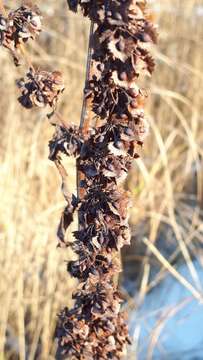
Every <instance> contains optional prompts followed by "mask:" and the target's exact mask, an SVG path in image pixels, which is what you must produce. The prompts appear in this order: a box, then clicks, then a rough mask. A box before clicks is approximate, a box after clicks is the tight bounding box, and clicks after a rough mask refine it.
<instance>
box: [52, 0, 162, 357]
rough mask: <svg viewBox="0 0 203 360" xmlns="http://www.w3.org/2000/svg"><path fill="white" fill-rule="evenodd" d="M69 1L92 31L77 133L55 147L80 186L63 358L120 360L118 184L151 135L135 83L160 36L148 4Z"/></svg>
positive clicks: (123, 231) (122, 223)
mask: <svg viewBox="0 0 203 360" xmlns="http://www.w3.org/2000/svg"><path fill="white" fill-rule="evenodd" d="M68 3H69V6H70V8H71V9H72V10H74V11H76V10H77V8H78V6H80V7H81V9H82V11H83V14H84V15H85V16H88V17H89V18H90V20H91V22H92V24H93V23H94V27H93V25H92V32H93V33H92V37H91V61H90V56H88V67H87V69H88V71H87V74H88V76H87V80H86V86H85V99H84V104H83V112H82V122H81V126H80V129H77V128H73V127H70V128H69V129H68V128H66V129H64V128H63V127H62V126H59V127H57V129H56V133H55V136H54V138H53V140H52V141H51V142H50V149H51V154H52V155H51V159H52V160H55V159H57V158H58V157H59V156H60V153H61V152H62V153H65V154H67V155H75V156H76V158H77V171H78V172H79V174H80V175H79V181H80V183H79V187H80V189H82V191H80V192H79V197H78V199H77V201H76V203H77V205H76V206H73V203H74V201H73V202H72V208H71V207H69V211H68V212H67V210H66V213H63V214H62V219H63V220H64V219H65V218H66V221H65V222H64V221H63V222H61V223H60V227H59V234H62V237H60V245H64V246H71V247H72V249H73V250H74V251H75V253H76V254H77V255H78V260H76V261H70V262H69V264H68V271H69V272H70V274H71V275H72V276H74V277H76V278H77V279H78V280H79V282H80V284H79V288H78V290H77V291H76V293H74V294H73V299H74V300H75V305H74V307H73V308H72V309H68V308H65V309H64V310H63V311H62V312H61V314H60V316H59V324H58V329H57V337H58V345H59V347H58V354H60V356H62V357H64V358H71V359H80V360H82V359H95V360H97V359H98V360H99V359H121V358H122V357H123V356H124V355H125V354H126V345H127V344H128V343H130V339H129V336H128V329H127V325H126V322H125V316H124V314H122V313H121V312H120V304H121V303H122V300H121V296H120V294H119V293H118V290H117V286H116V285H115V283H114V281H113V279H114V278H115V274H117V273H118V272H119V271H120V266H119V261H118V257H119V256H118V254H119V251H120V249H121V247H122V246H123V245H125V244H129V242H130V230H129V226H128V211H127V210H128V207H129V197H128V194H127V193H126V192H125V191H124V190H123V189H122V186H121V184H122V180H123V179H124V178H125V176H126V175H127V172H128V170H129V169H130V167H131V165H132V161H133V159H135V158H136V157H138V156H139V155H138V148H139V146H141V145H142V143H143V140H144V138H145V136H146V134H147V130H148V125H147V121H146V119H145V117H144V112H143V103H144V94H143V92H142V90H141V89H140V88H139V86H138V85H137V78H138V77H139V75H140V74H143V73H147V74H151V73H152V71H153V69H154V61H153V59H152V57H151V55H150V53H149V51H148V48H147V43H150V42H155V41H156V32H155V28H154V26H153V25H152V23H151V21H150V16H149V12H148V9H147V7H146V1H143V0H138V1H133V0H129V1H128V0H126V1H117V0H114V1H111V2H109V1H94V0H91V1H85V2H83V1H68ZM89 54H90V52H89ZM90 62H91V67H90ZM90 68H91V71H90ZM87 113H88V115H87ZM90 120H91V121H90ZM94 124H96V126H94ZM62 134H63V135H62ZM76 140H77V141H76ZM76 208H77V210H78V214H79V229H78V231H75V233H74V237H75V241H74V242H73V243H71V244H70V243H69V242H67V241H66V238H65V232H66V231H65V230H66V229H67V224H68V223H69V219H70V218H71V217H72V214H73V212H72V210H73V211H74V210H75V209H76ZM63 224H65V228H64V227H63Z"/></svg>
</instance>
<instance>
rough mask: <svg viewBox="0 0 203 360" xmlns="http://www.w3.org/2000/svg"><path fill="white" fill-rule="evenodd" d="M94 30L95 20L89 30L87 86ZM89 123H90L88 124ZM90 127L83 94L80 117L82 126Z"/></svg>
mask: <svg viewBox="0 0 203 360" xmlns="http://www.w3.org/2000/svg"><path fill="white" fill-rule="evenodd" d="M93 31H94V23H93V21H92V22H91V24H90V31H89V44H88V53H87V64H86V76H85V88H86V85H87V83H88V80H89V78H90V70H91V57H92V44H91V42H92V34H93ZM87 123H88V124H87ZM86 127H89V118H88V116H87V99H86V98H85V96H83V104H82V112H81V118H80V128H81V129H83V128H85V130H87V129H86Z"/></svg>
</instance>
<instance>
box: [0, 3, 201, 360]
mask: <svg viewBox="0 0 203 360" xmlns="http://www.w3.org/2000/svg"><path fill="white" fill-rule="evenodd" d="M38 3H39V6H40V8H41V10H42V11H43V12H44V16H45V18H46V17H47V21H46V24H45V32H44V34H42V35H41V36H40V42H39V44H34V43H33V44H32V45H31V51H32V54H33V58H34V61H35V63H36V64H37V63H38V62H39V59H40V63H41V64H42V65H43V64H44V66H45V67H46V64H48V66H49V68H50V71H53V69H55V68H58V69H60V70H61V71H62V72H63V74H64V76H65V83H66V91H65V93H64V96H63V101H62V102H61V103H60V112H61V113H62V114H63V117H64V118H65V119H67V121H68V122H69V121H70V122H72V121H73V122H78V121H79V116H80V108H81V99H82V86H83V83H84V73H83V71H84V64H85V56H86V46H87V38H88V31H87V26H86V23H85V21H84V20H81V18H79V17H75V16H74V15H72V14H68V22H67V14H64V9H66V4H65V2H64V1H58V2H53V1H52V0H48V1H46V3H45V2H44V1H43V2H42V1H39V2H38ZM7 4H8V6H9V5H10V4H12V1H8V2H7ZM53 4H54V5H53ZM49 5H52V6H49ZM152 5H153V6H154V8H155V13H156V15H157V17H158V23H159V28H160V36H159V47H158V48H157V49H155V50H154V52H155V57H156V59H157V60H156V61H157V69H156V74H155V76H154V77H153V79H152V83H151V84H152V86H151V84H150V87H151V88H152V90H151V95H150V98H151V100H149V101H148V114H149V117H150V123H151V124H150V125H151V131H150V136H149V137H148V140H147V144H145V147H144V150H143V154H142V160H139V161H137V162H136V163H135V169H134V171H132V173H131V174H130V176H129V179H128V184H127V186H128V187H129V188H130V189H131V191H132V197H133V200H134V207H133V209H132V212H131V223H132V226H133V229H134V237H135V242H136V241H139V242H143V243H144V245H143V249H142V252H141V254H140V256H137V254H136V257H135V259H134V258H133V256H134V254H132V252H131V261H132V258H133V263H132V262H131V269H132V267H133V268H135V267H136V266H138V265H139V264H140V262H141V261H140V260H142V261H143V260H144V265H143V264H142V266H141V269H140V267H139V270H141V272H139V274H136V277H137V276H138V275H139V279H140V282H139V289H140V301H142V300H143V298H144V296H145V295H146V293H147V291H149V290H150V289H151V288H152V286H156V285H157V283H158V281H159V280H158V276H157V278H155V279H154V280H153V283H152V282H151V281H150V268H151V266H152V265H153V264H155V265H156V266H157V268H158V269H159V270H160V271H162V272H163V269H167V271H170V272H171V271H173V273H174V270H175V268H176V263H177V259H178V260H179V261H184V262H186V263H187V264H188V267H189V269H190V272H191V275H192V278H193V280H194V281H193V284H192V288H191V292H192V295H193V296H197V297H199V296H202V293H201V289H200V288H199V280H198V274H197V273H196V272H195V269H194V268H193V265H192V261H191V260H192V259H193V258H194V257H198V258H199V260H200V262H202V251H201V246H202V232H203V228H202V220H201V219H202V202H203V197H202V185H203V182H202V136H203V127H202V107H203V105H202V93H203V91H202V90H203V89H202V78H203V64H202V60H201V59H202V50H201V48H202V33H203V30H202V26H201V21H202V20H201V19H202V18H201V17H200V15H201V12H202V10H201V9H202V8H201V6H203V3H202V1H195V0H189V1H188V0H184V1H181V2H180V1H178V0H173V1H169V0H165V1H164V2H163V1H162V2H161V1H160V0H157V1H153V2H152ZM65 11H66V10H65ZM50 34H51V36H50ZM0 65H1V72H0V79H1V86H0V95H1V98H0V99H1V100H0V102H1V134H2V140H1V145H0V158H1V163H0V196H1V205H0V206H1V218H0V237H1V252H0V263H1V269H0V277H1V283H0V294H1V300H0V304H1V309H2V311H1V314H0V356H1V357H0V358H1V359H2V360H3V359H6V360H7V359H8V360H11V359H18V358H19V359H20V360H22V359H23V360H24V359H26V353H27V351H28V349H29V352H30V355H29V360H30V359H42V360H43V359H53V358H54V352H55V344H54V342H53V333H54V329H55V323H56V317H55V314H56V313H57V311H58V309H59V308H61V307H63V306H64V305H67V302H68V301H70V295H71V293H72V289H73V288H74V287H75V284H74V283H73V280H71V279H68V280H67V274H66V273H65V271H64V262H63V260H66V259H67V258H68V257H71V256H72V254H69V253H67V254H66V255H65V254H64V251H61V250H56V239H55V232H56V228H57V224H58V218H59V216H60V213H61V211H62V209H63V207H64V201H63V198H62V195H61V193H60V180H59V178H58V175H57V173H56V171H55V169H54V166H53V165H52V164H51V163H50V161H49V160H48V148H47V146H46V144H47V142H48V139H49V138H50V137H51V134H52V130H51V129H50V127H48V126H47V123H46V118H45V113H44V112H43V110H39V111H38V112H37V113H36V111H35V110H34V111H32V110H30V112H29V113H28V114H27V111H25V110H23V109H21V107H20V105H19V104H18V102H17V100H16V86H15V80H16V79H17V78H19V75H22V74H20V70H19V69H15V68H14V67H13V66H11V60H10V58H9V55H8V54H7V53H6V52H3V51H0ZM11 69H12V70H11ZM150 82H151V80H150ZM5 89H6V92H5ZM66 99H70V100H68V101H67V100H66ZM68 166H69V168H70V176H71V178H72V181H71V184H72V186H74V185H73V184H74V183H75V179H74V171H73V170H72V169H73V164H72V163H69V165H68ZM140 229H141V230H142V232H140ZM165 229H167V231H166V230H165ZM140 234H142V235H143V236H140ZM160 237H161V240H162V246H160V243H158V242H157V239H158V240H159V239H160ZM139 239H140V240H139ZM143 239H144V240H143ZM149 241H150V242H151V243H152V244H153V245H150V243H149ZM170 242H172V243H173V246H172V250H170V256H169V257H168V252H167V253H165V254H164V256H165V258H163V257H161V256H160V253H159V250H162V249H163V244H164V246H165V245H166V244H167V246H169V245H168V244H170ZM154 246H155V247H156V246H158V252H157V250H155V248H154ZM146 247H147V248H148V251H147V253H146ZM197 248H198V251H197ZM149 252H152V253H153V254H154V255H155V257H153V258H152V256H150V259H149ZM132 255H133V256H132ZM143 256H144V257H143ZM166 257H167V262H166ZM134 260H136V262H134ZM125 261H126V262H127V261H128V262H129V261H130V260H129V258H127V256H126V257H125ZM170 264H171V265H170ZM172 269H174V270H172ZM175 275H177V273H174V276H175ZM132 276H135V274H133V275H132ZM176 278H177V281H182V280H183V279H182V280H181V279H180V277H178V276H176ZM183 282H184V280H183ZM189 285H190V284H189ZM183 286H185V283H184V284H183ZM39 351H40V355H39Z"/></svg>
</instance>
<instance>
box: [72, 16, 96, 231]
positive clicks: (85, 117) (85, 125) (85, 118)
mask: <svg viewBox="0 0 203 360" xmlns="http://www.w3.org/2000/svg"><path fill="white" fill-rule="evenodd" d="M93 31H94V23H93V21H92V22H91V24H90V30H89V41H88V52H87V63H86V75H85V88H86V85H87V83H88V81H89V79H90V72H91V59H92V43H91V42H92V34H93ZM88 101H89V100H87V98H86V96H85V94H84V95H83V104H82V111H81V117H80V129H81V131H82V132H83V135H84V137H86V136H87V133H88V129H89V125H90V121H91V119H90V109H89V110H88ZM79 167H80V162H79V160H77V161H76V171H77V175H76V176H77V195H78V199H82V198H83V197H84V194H85V191H84V190H83V189H82V188H81V187H80V183H81V181H82V180H83V178H84V174H83V173H82V172H81V171H79ZM78 223H79V221H78ZM78 225H79V227H80V224H78Z"/></svg>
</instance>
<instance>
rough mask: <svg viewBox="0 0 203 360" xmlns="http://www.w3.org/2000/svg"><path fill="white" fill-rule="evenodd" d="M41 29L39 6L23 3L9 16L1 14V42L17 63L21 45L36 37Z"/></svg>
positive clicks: (17, 63)
mask: <svg viewBox="0 0 203 360" xmlns="http://www.w3.org/2000/svg"><path fill="white" fill-rule="evenodd" d="M41 30H42V24H41V14H40V11H39V9H38V7H37V6H29V5H22V6H21V7H19V8H18V9H17V10H15V11H11V12H10V13H9V14H8V16H3V14H0V44H1V45H3V46H4V47H6V48H7V49H9V50H10V52H11V54H12V56H13V59H14V62H15V64H16V65H19V52H18V51H17V50H18V48H19V46H20V45H21V44H22V43H25V42H27V41H28V40H29V39H34V38H35V37H36V35H38V34H39V33H40V31H41Z"/></svg>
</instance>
